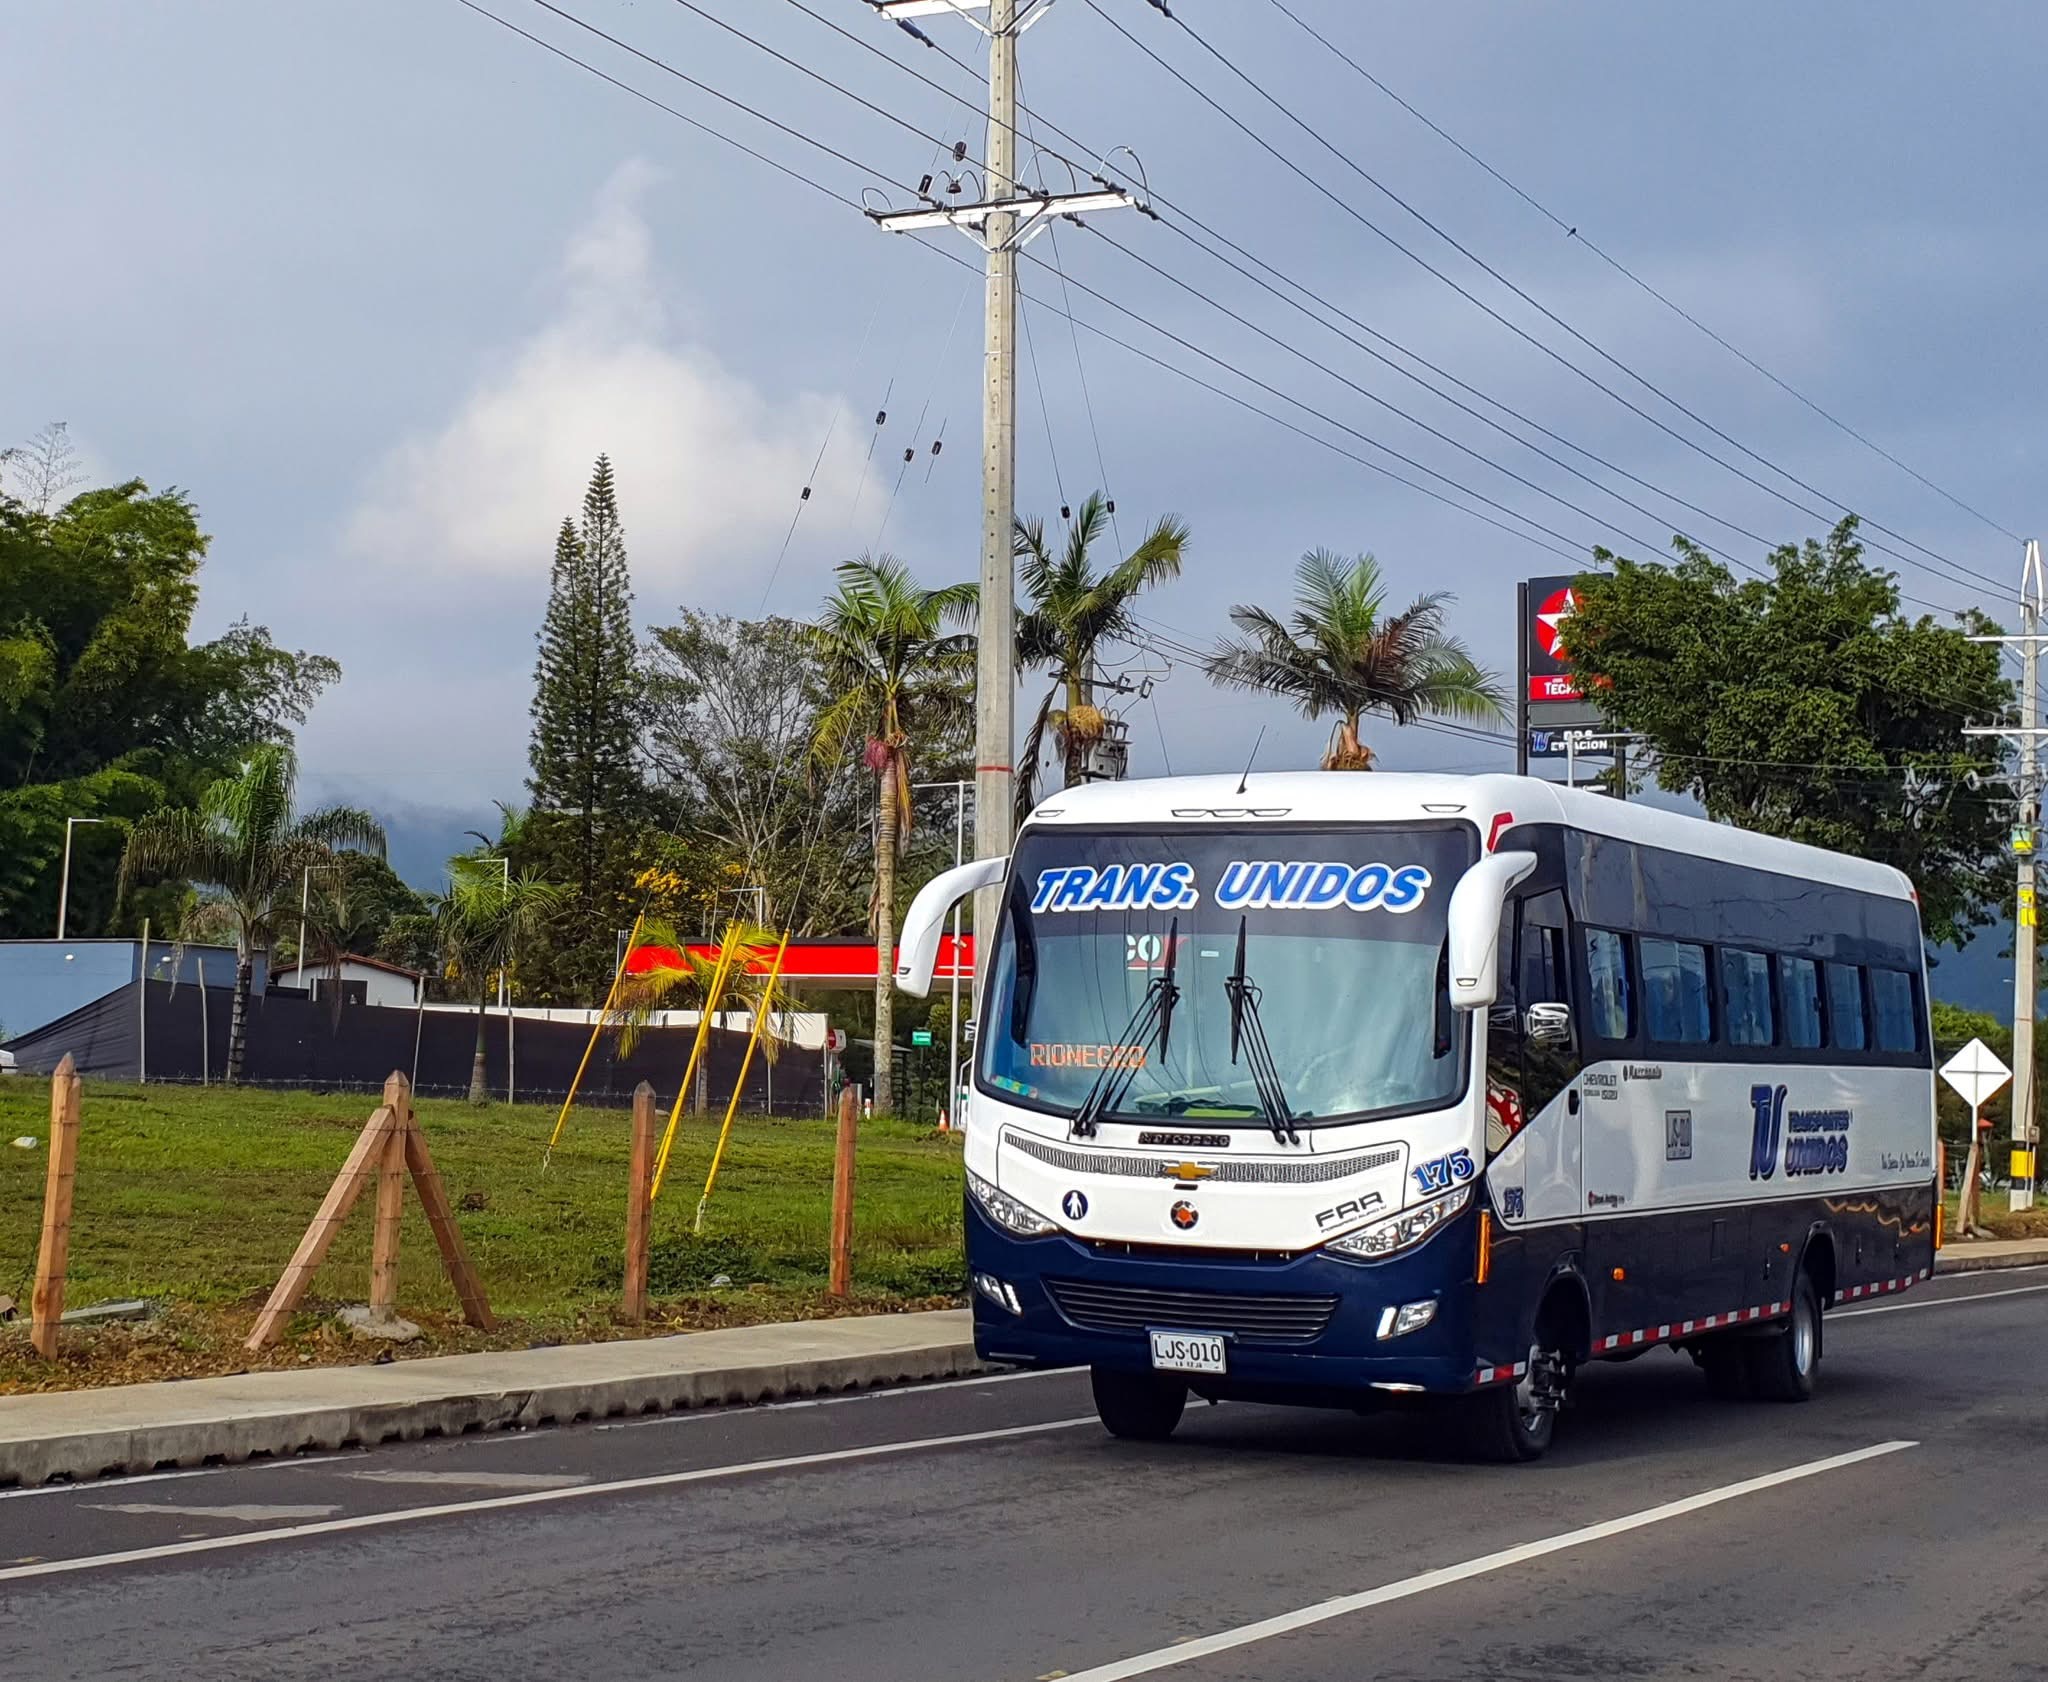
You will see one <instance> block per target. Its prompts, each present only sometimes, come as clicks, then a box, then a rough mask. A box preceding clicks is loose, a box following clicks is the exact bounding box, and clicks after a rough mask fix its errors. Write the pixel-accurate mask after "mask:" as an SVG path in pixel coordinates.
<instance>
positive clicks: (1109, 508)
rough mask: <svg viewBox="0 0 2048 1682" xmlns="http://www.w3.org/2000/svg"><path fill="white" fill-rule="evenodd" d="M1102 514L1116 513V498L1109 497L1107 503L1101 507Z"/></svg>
mask: <svg viewBox="0 0 2048 1682" xmlns="http://www.w3.org/2000/svg"><path fill="white" fill-rule="evenodd" d="M1103 512H1104V513H1107V514H1114V513H1115V512H1116V498H1115V497H1111V498H1110V499H1109V501H1108V502H1107V503H1106V504H1104V506H1103Z"/></svg>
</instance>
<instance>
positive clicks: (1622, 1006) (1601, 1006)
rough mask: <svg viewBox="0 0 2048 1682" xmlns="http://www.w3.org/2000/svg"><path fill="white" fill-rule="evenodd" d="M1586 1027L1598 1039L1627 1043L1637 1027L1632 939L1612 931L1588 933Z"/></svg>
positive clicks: (1598, 930)
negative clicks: (1630, 959) (1632, 987)
mask: <svg viewBox="0 0 2048 1682" xmlns="http://www.w3.org/2000/svg"><path fill="white" fill-rule="evenodd" d="M1586 979H1587V981H1588V982H1589V983H1590V987H1589V990H1588V993H1587V997H1586V1027H1587V1030H1588V1031H1589V1032H1590V1033H1591V1034H1592V1036H1593V1037H1594V1038H1595V1039H1602V1040H1625V1039H1627V1038H1628V1037H1629V1034H1630V1030H1631V1028H1632V1026H1633V1023H1634V1016H1635V1012H1634V1010H1633V1008H1632V1004H1631V1001H1630V998H1629V986H1628V939H1627V937H1626V936H1624V935H1619V934H1616V933H1615V932H1614V931H1613V930H1612V929H1588V930H1586Z"/></svg>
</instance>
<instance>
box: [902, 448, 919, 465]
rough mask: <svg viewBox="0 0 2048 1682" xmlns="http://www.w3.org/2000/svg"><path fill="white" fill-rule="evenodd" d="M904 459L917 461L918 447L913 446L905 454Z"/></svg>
mask: <svg viewBox="0 0 2048 1682" xmlns="http://www.w3.org/2000/svg"><path fill="white" fill-rule="evenodd" d="M903 459H904V460H905V461H915V460H917V446H916V445H915V444H912V445H911V446H910V447H909V448H908V449H907V450H905V451H904V452H903Z"/></svg>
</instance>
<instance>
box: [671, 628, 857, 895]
mask: <svg viewBox="0 0 2048 1682" xmlns="http://www.w3.org/2000/svg"><path fill="white" fill-rule="evenodd" d="M827 699H828V697H827V695H826V692H825V679H824V672H823V669H822V667H821V664H820V661H819V659H818V657H817V653H816V650H815V648H814V646H813V640H812V638H811V636H810V634H809V631H808V629H807V628H806V627H805V626H802V625H800V624H798V623H797V622H796V621H794V620H790V619H759V620H747V619H732V618H726V617H724V616H721V615H716V614H708V613H697V612H693V611H690V610H688V609H685V610H684V611H683V612H682V614H681V616H680V618H679V619H678V620H677V622H676V623H675V624H673V625H662V626H657V627H655V628H654V629H653V631H651V632H650V633H649V675H648V694H647V720H646V727H645V733H644V741H645V747H646V752H647V757H648V760H649V762H650V763H651V764H652V766H653V768H654V771H655V774H656V776H657V777H658V779H659V781H660V786H661V791H662V794H663V797H664V798H665V799H666V800H668V801H669V802H670V803H671V804H672V806H673V809H674V811H675V814H676V816H677V817H678V819H679V820H680V824H679V827H680V828H681V830H682V833H683V834H684V835H685V836H686V837H687V842H686V845H685V846H684V847H682V848H681V849H679V850H680V851H681V852H683V853H685V854H687V855H688V856H687V857H686V858H682V859H670V860H665V861H664V864H665V869H664V872H663V874H664V877H666V875H668V874H670V873H673V874H675V875H676V876H677V877H679V878H681V879H682V880H684V881H688V882H690V883H691V884H692V886H693V887H694V888H696V889H697V891H699V892H700V893H708V894H709V896H710V897H709V900H708V902H707V903H705V904H704V905H702V907H701V909H700V914H699V915H698V916H696V917H688V916H687V915H686V914H684V913H683V911H682V908H681V907H680V906H679V905H674V906H670V907H669V908H668V914H669V915H670V916H672V917H673V916H676V915H685V917H686V921H687V922H688V924H689V926H691V927H695V928H698V929H701V930H711V929H715V928H718V927H722V926H723V924H724V923H725V921H726V920H727V919H728V918H730V917H731V916H733V915H734V914H735V912H737V911H744V912H746V913H748V914H751V915H754V916H756V917H757V918H758V919H759V920H760V921H761V922H762V923H764V924H767V925H770V926H774V927H780V926H781V925H782V924H783V923H784V922H785V921H794V922H795V924H796V926H797V928H798V929H799V931H800V932H801V931H807V930H815V929H820V928H823V929H838V928H841V927H844V926H848V925H852V926H858V925H859V923H860V922H861V921H862V920H863V919H864V918H865V917H866V913H867V903H868V889H867V876H868V870H869V860H870V857H871V853H870V851H869V849H868V847H867V845H866V841H867V837H866V833H865V830H866V824H865V820H866V817H867V813H868V809H869V799H868V792H867V785H866V781H865V778H864V777H863V775H862V773H861V769H860V767H859V766H858V765H856V764H855V763H854V762H853V761H852V760H851V758H850V757H849V758H847V759H845V760H842V761H840V762H837V763H835V764H832V765H830V766H824V767H815V768H813V771H812V774H811V775H809V776H801V775H797V774H794V772H793V769H792V768H793V767H799V766H801V765H802V764H803V763H804V761H805V759H806V757H807V756H808V755H809V752H810V745H811V740H812V737H813V735H814V734H815V731H816V725H817V720H818V714H819V712H820V711H821V710H822V708H823V707H824V705H825V704H826V701H827ZM757 888H758V889H760V890H761V892H760V896H759V902H758V907H757V904H756V902H755V898H754V894H753V890H755V889H757Z"/></svg>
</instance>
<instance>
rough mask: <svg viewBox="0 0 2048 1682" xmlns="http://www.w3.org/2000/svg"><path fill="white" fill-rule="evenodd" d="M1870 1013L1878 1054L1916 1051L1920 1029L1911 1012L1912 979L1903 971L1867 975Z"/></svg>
mask: <svg viewBox="0 0 2048 1682" xmlns="http://www.w3.org/2000/svg"><path fill="white" fill-rule="evenodd" d="M1870 1005H1871V1013H1872V1015H1873V1016H1875V1017H1876V1019H1877V1046H1878V1049H1879V1050H1880V1051H1918V1050H1919V1049H1920V1029H1919V1024H1918V1020H1917V1017H1916V1015H1915V1013H1914V1010H1913V978H1912V977H1911V976H1910V975H1908V974H1906V973H1905V971H1903V970H1895V969H1874V970H1872V971H1871V972H1870Z"/></svg>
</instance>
